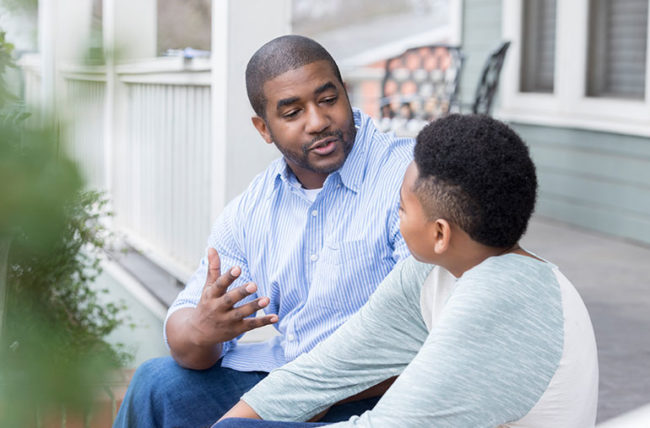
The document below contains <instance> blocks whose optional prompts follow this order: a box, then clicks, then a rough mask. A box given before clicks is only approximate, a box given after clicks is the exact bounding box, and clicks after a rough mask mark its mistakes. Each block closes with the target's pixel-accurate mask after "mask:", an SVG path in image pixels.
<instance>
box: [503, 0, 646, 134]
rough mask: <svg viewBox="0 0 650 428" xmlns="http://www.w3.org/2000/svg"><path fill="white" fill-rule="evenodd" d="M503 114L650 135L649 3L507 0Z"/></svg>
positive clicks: (551, 123)
mask: <svg viewBox="0 0 650 428" xmlns="http://www.w3.org/2000/svg"><path fill="white" fill-rule="evenodd" d="M502 7H503V14H502V17H503V21H502V22H503V38H504V39H506V40H510V41H511V42H512V46H513V49H512V55H511V56H510V57H509V58H508V60H507V61H506V62H505V64H504V68H503V79H502V82H503V83H502V85H501V93H500V96H501V106H500V108H499V109H498V111H497V114H498V115H499V117H501V118H503V119H505V120H511V121H516V122H519V123H531V124H543V125H546V126H558V127H567V128H578V129H589V130H599V131H605V132H615V133H621V134H630V135H638V136H645V137H650V121H649V120H648V118H649V117H650V53H649V52H650V19H648V14H649V13H650V0H579V1H571V0H567V1H558V0H502Z"/></svg>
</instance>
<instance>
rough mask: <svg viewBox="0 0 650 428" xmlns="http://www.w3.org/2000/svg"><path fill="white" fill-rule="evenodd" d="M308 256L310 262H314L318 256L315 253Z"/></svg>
mask: <svg viewBox="0 0 650 428" xmlns="http://www.w3.org/2000/svg"><path fill="white" fill-rule="evenodd" d="M309 258H310V259H311V261H312V262H315V261H316V260H318V256H317V255H316V254H312V255H311V257H309Z"/></svg>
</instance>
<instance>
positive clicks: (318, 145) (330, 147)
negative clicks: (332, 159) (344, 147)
mask: <svg viewBox="0 0 650 428" xmlns="http://www.w3.org/2000/svg"><path fill="white" fill-rule="evenodd" d="M338 140H339V138H338V137H335V136H330V137H327V138H323V139H322V140H318V141H316V142H315V143H314V144H312V145H311V147H310V148H309V151H311V152H314V153H316V154H317V155H319V156H327V155H329V154H331V153H333V152H334V151H335V150H336V142H337V141H338Z"/></svg>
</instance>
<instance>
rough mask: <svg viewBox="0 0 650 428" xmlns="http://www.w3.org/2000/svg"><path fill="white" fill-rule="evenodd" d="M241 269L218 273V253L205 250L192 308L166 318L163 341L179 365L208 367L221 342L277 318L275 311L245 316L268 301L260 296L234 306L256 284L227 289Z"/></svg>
mask: <svg viewBox="0 0 650 428" xmlns="http://www.w3.org/2000/svg"><path fill="white" fill-rule="evenodd" d="M240 274H241V269H240V268H239V267H233V268H231V269H230V270H229V271H228V272H227V273H225V274H223V275H222V274H221V262H220V260H219V254H217V251H216V250H214V249H213V248H210V249H209V250H208V275H207V278H206V281H205V285H204V286H203V292H202V294H201V299H200V300H199V304H198V305H197V307H196V308H183V309H179V310H178V311H176V312H174V313H173V314H172V315H171V316H170V317H169V319H168V320H167V340H168V342H169V347H170V349H171V354H172V356H173V357H174V359H175V360H176V361H177V362H178V363H179V364H180V365H182V366H183V367H187V368H191V369H196V370H202V369H207V368H209V367H212V366H213V365H214V363H216V362H217V360H218V359H219V358H220V356H221V348H222V346H221V344H222V343H223V342H226V341H228V340H231V339H234V338H235V337H237V336H239V335H240V334H242V333H245V332H247V331H249V330H253V329H255V328H258V327H262V326H265V325H267V324H272V323H275V322H277V321H278V316H277V315H275V314H272V315H265V316H263V317H257V318H246V317H248V316H249V315H252V314H254V313H255V312H257V311H258V310H259V309H261V308H264V307H266V306H267V305H268V304H269V298H268V297H260V298H257V299H255V300H253V301H252V302H249V303H246V304H245V305H241V306H239V307H235V305H236V304H237V303H238V302H239V301H241V300H242V299H244V298H245V297H247V296H249V295H251V294H253V293H255V292H256V291H257V286H256V285H255V284H253V283H250V282H249V283H248V284H244V285H242V286H239V287H236V288H234V289H232V290H230V291H228V287H229V286H230V285H231V284H232V283H233V282H234V281H235V280H236V279H237V277H239V275H240Z"/></svg>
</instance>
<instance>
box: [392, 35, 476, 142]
mask: <svg viewBox="0 0 650 428" xmlns="http://www.w3.org/2000/svg"><path fill="white" fill-rule="evenodd" d="M463 61H464V57H463V54H462V52H461V50H460V48H458V47H453V46H446V45H429V46H421V47H416V48H411V49H408V50H406V51H405V52H404V53H402V54H400V55H398V56H396V57H393V58H390V59H388V60H387V61H386V67H385V74H384V78H383V80H382V84H381V99H380V103H379V107H380V112H379V113H380V127H381V128H382V129H383V130H386V131H387V130H392V131H396V132H403V133H411V134H414V133H416V132H417V131H419V129H420V128H422V126H424V124H426V122H429V121H431V120H434V119H437V118H439V117H442V116H445V115H447V114H449V113H450V112H451V111H452V110H453V109H455V108H457V99H458V87H459V83H460V75H461V71H462V67H463Z"/></svg>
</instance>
